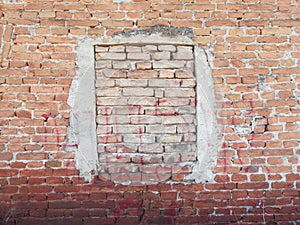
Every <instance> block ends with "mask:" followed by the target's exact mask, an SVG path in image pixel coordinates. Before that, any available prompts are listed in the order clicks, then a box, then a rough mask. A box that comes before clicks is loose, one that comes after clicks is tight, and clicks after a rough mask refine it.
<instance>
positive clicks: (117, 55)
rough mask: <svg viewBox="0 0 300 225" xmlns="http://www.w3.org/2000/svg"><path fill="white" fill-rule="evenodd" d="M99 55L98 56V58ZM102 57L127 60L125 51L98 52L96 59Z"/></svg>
mask: <svg viewBox="0 0 300 225" xmlns="http://www.w3.org/2000/svg"><path fill="white" fill-rule="evenodd" d="M97 57H98V58H97ZM98 59H99V60H102V59H110V60H125V59H126V54H125V53H114V52H112V53H98V54H96V60H98Z"/></svg>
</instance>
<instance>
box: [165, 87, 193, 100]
mask: <svg viewBox="0 0 300 225" xmlns="http://www.w3.org/2000/svg"><path fill="white" fill-rule="evenodd" d="M165 97H182V98H187V97H195V90H194V89H193V88H172V89H167V90H165Z"/></svg>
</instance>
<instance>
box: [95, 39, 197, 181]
mask: <svg viewBox="0 0 300 225" xmlns="http://www.w3.org/2000/svg"><path fill="white" fill-rule="evenodd" d="M95 52H96V53H95V59H96V63H95V67H96V81H95V82H96V93H97V136H98V152H99V153H100V155H99V157H100V160H99V161H100V166H101V172H100V175H101V176H106V178H107V179H109V180H112V181H114V182H126V183H131V184H138V183H143V184H148V183H157V182H162V181H173V182H176V181H177V182H178V181H184V180H185V176H186V175H188V174H190V173H191V172H192V170H193V165H194V163H193V162H195V161H196V106H195V102H196V90H195V86H196V80H195V76H194V52H193V46H181V45H171V44H169V45H166V44H161V45H154V44H152V45H151V44H149V45H114V46H96V47H95Z"/></svg>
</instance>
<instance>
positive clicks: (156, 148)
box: [139, 135, 164, 153]
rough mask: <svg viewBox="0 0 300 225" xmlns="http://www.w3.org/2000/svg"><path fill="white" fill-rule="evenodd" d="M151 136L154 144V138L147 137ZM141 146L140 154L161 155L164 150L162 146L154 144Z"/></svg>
mask: <svg viewBox="0 0 300 225" xmlns="http://www.w3.org/2000/svg"><path fill="white" fill-rule="evenodd" d="M149 136H151V138H153V139H152V141H153V143H154V142H155V136H154V135H149ZM153 143H152V144H150V143H149V144H141V145H140V146H139V152H141V153H163V151H164V149H163V146H162V145H160V144H158V143H154V144H153Z"/></svg>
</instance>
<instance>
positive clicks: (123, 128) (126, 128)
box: [113, 125, 145, 134]
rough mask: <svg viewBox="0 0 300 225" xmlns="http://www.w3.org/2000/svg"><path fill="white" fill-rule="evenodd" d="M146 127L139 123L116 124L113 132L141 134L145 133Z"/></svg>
mask: <svg viewBox="0 0 300 225" xmlns="http://www.w3.org/2000/svg"><path fill="white" fill-rule="evenodd" d="M144 131H145V127H144V126H138V125H115V126H113V132H114V133H115V134H140V133H144Z"/></svg>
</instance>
